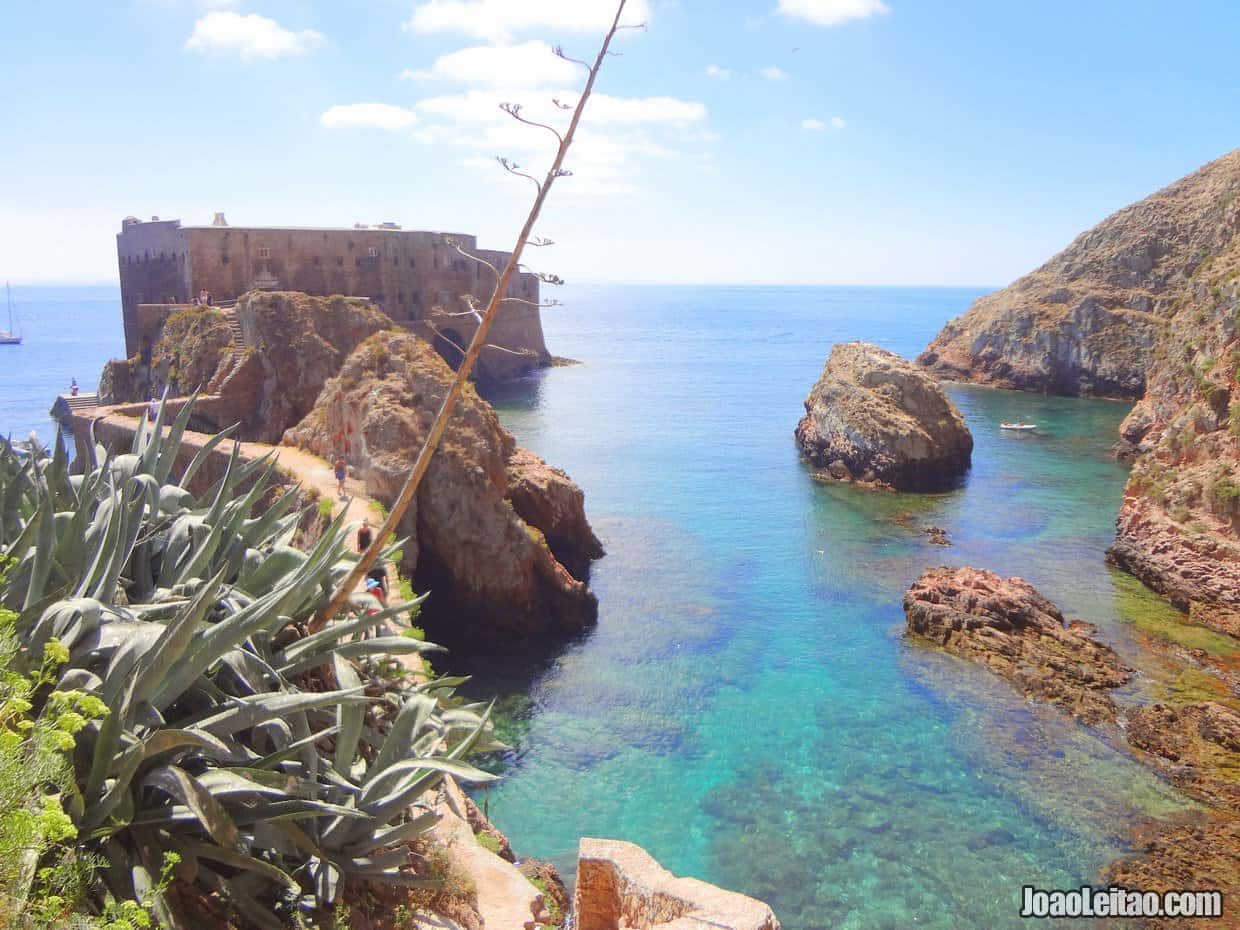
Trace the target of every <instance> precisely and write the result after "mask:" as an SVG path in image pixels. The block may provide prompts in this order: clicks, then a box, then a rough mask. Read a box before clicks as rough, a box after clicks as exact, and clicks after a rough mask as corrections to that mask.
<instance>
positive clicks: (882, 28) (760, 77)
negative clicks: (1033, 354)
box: [0, 0, 1240, 284]
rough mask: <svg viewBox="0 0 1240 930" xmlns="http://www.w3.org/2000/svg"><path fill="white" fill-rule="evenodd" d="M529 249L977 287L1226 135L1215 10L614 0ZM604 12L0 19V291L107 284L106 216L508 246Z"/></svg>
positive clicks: (482, 5) (3, 13) (555, 260)
mask: <svg viewBox="0 0 1240 930" xmlns="http://www.w3.org/2000/svg"><path fill="white" fill-rule="evenodd" d="M630 7H631V8H633V9H634V12H635V13H636V15H637V16H639V17H644V18H646V19H647V22H648V28H647V29H646V30H645V31H644V32H641V33H632V34H629V35H626V36H625V37H624V38H623V39H622V40H621V41H620V43H619V47H620V48H621V50H622V51H623V55H622V56H621V57H617V58H612V59H610V60H609V61H608V63H607V65H606V67H605V70H604V73H603V76H602V78H601V80H600V84H599V87H598V90H599V92H600V93H601V95H602V96H600V97H599V98H598V99H597V100H596V101H594V104H596V105H595V106H593V108H592V110H591V111H589V112H588V114H587V117H586V120H585V123H584V129H585V132H584V135H583V136H582V141H581V147H580V150H579V152H578V153H577V155H576V156H575V157H573V158H570V162H571V166H572V167H573V168H574V170H575V175H574V177H572V178H568V179H565V180H564V181H562V182H560V184H558V185H557V188H556V190H555V191H554V193H553V194H552V201H551V204H550V206H549V208H548V210H547V211H546V212H545V214H544V219H543V222H542V223H541V225H540V227H539V229H538V232H539V233H541V234H542V235H545V236H547V237H549V238H552V239H554V240H556V242H557V243H558V245H557V246H556V247H555V249H553V250H546V251H543V252H539V253H538V256H537V258H538V259H539V260H540V262H542V263H543V264H542V267H544V268H545V269H546V270H550V271H555V272H557V273H559V274H561V275H562V276H564V277H565V278H568V279H570V280H577V281H653V282H678V283H694V282H703V283H731V282H735V283H751V282H752V283H836V284H856V283H868V284H1003V283H1006V282H1007V281H1009V280H1010V279H1012V278H1014V277H1016V276H1018V275H1019V274H1021V273H1023V272H1025V271H1028V270H1030V269H1031V268H1032V267H1034V266H1036V265H1037V264H1039V263H1040V262H1041V261H1043V260H1045V259H1046V258H1047V257H1049V256H1050V255H1051V254H1052V253H1053V252H1055V251H1056V250H1058V249H1059V248H1061V247H1063V246H1064V245H1066V244H1067V243H1068V242H1069V241H1070V240H1071V239H1072V237H1073V236H1075V235H1076V234H1077V233H1079V232H1080V231H1082V230H1084V229H1085V228H1087V227H1089V226H1091V225H1092V224H1094V223H1095V222H1097V221H1098V220H1100V219H1101V218H1102V217H1103V216H1105V215H1106V214H1108V213H1110V212H1112V211H1113V210H1115V209H1117V208H1119V207H1121V206H1123V205H1124V204H1126V203H1128V202H1130V201H1132V200H1135V199H1139V198H1140V197H1142V196H1144V195H1145V194H1147V193H1149V192H1151V191H1153V190H1155V189H1157V188H1158V187H1161V186H1163V185H1164V184H1166V183H1169V182H1171V181H1173V180H1175V179H1176V178H1177V177H1180V176H1181V175H1183V174H1185V173H1187V172H1188V171H1191V170H1192V169H1194V168H1196V167H1197V166H1199V165H1201V164H1203V163H1205V162H1206V161H1209V160H1211V159H1212V158H1215V157H1218V156H1219V155H1222V154H1223V153H1224V152H1226V151H1228V150H1230V149H1231V148H1233V147H1235V146H1237V145H1240V133H1238V132H1237V130H1238V129H1240V70H1238V69H1237V67H1236V63H1235V62H1236V59H1235V36H1236V35H1237V32H1238V31H1240V6H1238V5H1237V3H1236V2H1235V0H1185V2H1183V3H1176V4H1171V3H1166V2H1152V0H1148V2H1138V0H1128V2H1122V3H1121V2H1102V0H1073V2H1059V0H1039V2H1036V3H1032V2H1030V3H1026V2H1015V0H1012V2H1000V3H995V2H980V0H716V2H705V0H644V2H643V0H630ZM609 8H611V2H610V0H417V2H414V0H355V2H351V3H347V4H342V3H338V2H327V0H315V2H310V0H234V2H221V0H214V2H206V0H109V2H85V0H78V2H72V0H70V2H64V3H57V4H49V3H33V2H8V3H4V4H3V5H0V61H3V69H2V73H3V77H0V104H2V105H0V112H3V114H4V116H5V125H4V127H3V130H2V132H0V138H2V139H3V142H2V151H3V153H4V154H3V158H0V163H3V165H4V169H3V171H2V172H0V276H3V277H5V278H9V279H11V280H13V281H14V282H52V281H55V282H72V281H80V282H106V281H110V280H114V279H115V274H116V268H115V244H114V235H115V233H116V231H117V230H118V229H119V226H120V221H121V219H122V218H123V217H124V216H125V215H127V214H131V213H132V214H137V215H140V216H150V215H152V214H158V215H160V216H163V217H174V216H176V217H181V218H182V219H183V220H184V221H185V222H186V223H191V222H193V223H202V222H208V221H209V220H210V217H211V215H212V213H213V211H215V210H224V211H225V212H226V213H227V215H228V218H229V220H230V221H231V222H233V223H234V224H254V225H265V224H269V225H275V224H282V225H334V226H340V225H351V224H352V223H353V222H355V221H363V222H380V221H383V220H388V219H392V220H396V221H398V222H401V223H403V224H404V225H405V226H406V227H411V228H428V229H448V230H456V231H462V232H474V233H477V234H478V236H479V239H480V242H481V243H482V244H483V245H485V246H488V247H493V248H508V247H509V246H510V245H511V241H512V238H513V236H514V234H515V232H516V230H517V228H518V226H519V224H520V221H521V220H522V219H523V217H524V211H525V206H526V203H527V200H528V193H527V191H526V190H525V189H524V188H523V187H521V186H520V184H519V183H516V182H514V179H511V178H506V177H503V176H502V172H500V170H499V169H498V167H497V166H496V165H495V164H494V162H492V161H489V159H490V158H491V157H492V156H494V155H500V154H503V155H508V156H511V157H515V158H516V159H517V160H518V161H520V162H521V163H523V164H528V165H530V166H539V165H540V164H541V163H542V159H543V158H544V157H545V150H543V149H541V148H539V146H540V144H541V143H540V142H539V140H538V139H537V133H535V132H534V131H533V130H529V131H525V130H521V131H516V130H517V129H518V127H516V126H515V125H512V124H511V123H510V122H505V120H506V119H507V118H506V117H504V116H503V115H502V114H499V113H498V111H497V110H496V109H495V108H494V104H496V103H498V102H499V101H501V100H515V101H520V102H523V103H525V104H526V105H527V106H528V107H530V108H533V109H534V110H535V111H536V110H537V108H538V107H540V106H545V101H546V100H547V99H549V98H550V97H553V96H557V95H564V94H570V93H571V91H572V87H573V85H572V75H571V73H565V72H564V70H563V68H562V65H563V63H562V62H560V61H559V60H558V59H556V58H554V57H553V56H552V55H551V54H550V53H549V52H548V51H547V48H546V47H545V44H546V43H549V44H551V45H554V44H563V45H564V46H565V48H566V50H567V51H569V52H573V53H577V54H579V55H581V56H582V57H585V56H587V55H589V54H591V53H592V50H593V48H594V47H595V45H596V43H597V40H598V38H599V34H600V30H599V28H598V23H599V21H600V18H602V17H606V16H607V13H608V10H609Z"/></svg>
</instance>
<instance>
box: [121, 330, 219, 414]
mask: <svg viewBox="0 0 1240 930" xmlns="http://www.w3.org/2000/svg"><path fill="white" fill-rule="evenodd" d="M231 348H232V333H231V332H230V331H229V328H228V321H227V320H226V319H225V318H224V314H223V313H221V312H220V311H219V310H216V309H215V308H213V307H186V308H184V309H182V310H178V311H177V312H176V313H173V314H172V315H171V316H169V317H168V319H167V320H165V321H164V324H163V326H162V327H161V329H160V333H159V338H158V339H157V340H155V343H154V345H152V346H151V355H150V360H149V362H144V360H143V359H142V358H141V357H140V356H135V357H134V358H130V359H113V360H112V361H110V362H108V363H107V365H105V366H104V369H103V374H102V375H101V376H100V378H99V400H100V402H101V403H104V404H119V403H137V402H141V401H144V400H146V399H147V398H148V397H150V396H151V395H152V394H162V393H163V389H164V387H165V386H167V388H168V396H170V397H183V396H185V395H187V394H192V393H193V392H194V391H195V390H196V389H198V388H200V387H201V388H203V389H206V387H207V385H208V384H209V383H210V381H211V379H212V378H213V377H214V375H215V372H216V370H217V369H218V368H219V366H220V364H221V363H222V362H223V361H224V360H225V358H226V357H227V355H228V353H229V351H230V349H231Z"/></svg>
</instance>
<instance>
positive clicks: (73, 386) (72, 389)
mask: <svg viewBox="0 0 1240 930" xmlns="http://www.w3.org/2000/svg"><path fill="white" fill-rule="evenodd" d="M69 396H70V397H77V396H78V383H77V378H70V379H69Z"/></svg>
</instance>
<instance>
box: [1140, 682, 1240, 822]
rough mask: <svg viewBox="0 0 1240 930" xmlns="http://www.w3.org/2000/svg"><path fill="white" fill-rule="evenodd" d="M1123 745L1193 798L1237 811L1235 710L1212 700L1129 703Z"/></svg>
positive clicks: (1239, 765) (1239, 753) (1238, 721)
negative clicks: (1175, 703)
mask: <svg viewBox="0 0 1240 930" xmlns="http://www.w3.org/2000/svg"><path fill="white" fill-rule="evenodd" d="M1124 729H1125V732H1126V733H1127V735H1128V743H1129V745H1131V746H1133V747H1134V748H1136V749H1139V750H1141V751H1142V752H1144V753H1147V754H1148V755H1149V756H1151V757H1152V758H1153V759H1154V760H1155V761H1156V763H1157V765H1158V767H1159V768H1160V769H1161V770H1162V771H1163V773H1164V774H1165V775H1166V776H1167V777H1168V778H1169V779H1170V780H1171V781H1172V782H1174V783H1175V784H1176V785H1178V786H1179V787H1181V788H1183V789H1184V790H1185V791H1187V792H1188V793H1189V794H1191V795H1192V796H1193V797H1195V798H1197V799H1198V800H1202V801H1207V802H1209V803H1211V804H1216V805H1219V806H1222V807H1227V808H1230V809H1232V810H1235V811H1236V812H1237V813H1240V713H1238V712H1237V711H1236V710H1235V709H1233V708H1231V707H1228V706H1227V705H1225V704H1220V703H1218V702H1217V701H1204V702H1202V703H1199V704H1185V705H1181V706H1178V707H1177V706H1173V705H1170V704H1152V705H1148V706H1143V707H1133V708H1130V709H1129V710H1128V712H1127V713H1126V714H1125V715H1124Z"/></svg>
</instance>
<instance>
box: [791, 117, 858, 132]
mask: <svg viewBox="0 0 1240 930" xmlns="http://www.w3.org/2000/svg"><path fill="white" fill-rule="evenodd" d="M847 125H848V123H846V122H844V120H842V119H840V117H838V116H833V117H831V120H830V122H828V123H824V122H823V121H822V120H820V119H815V118H814V117H812V116H811V117H810V118H809V119H803V120H801V128H802V129H804V130H806V131H807V132H825V131H826V130H827V129H828V128H831V129H843V128H844V127H845V126H847Z"/></svg>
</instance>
